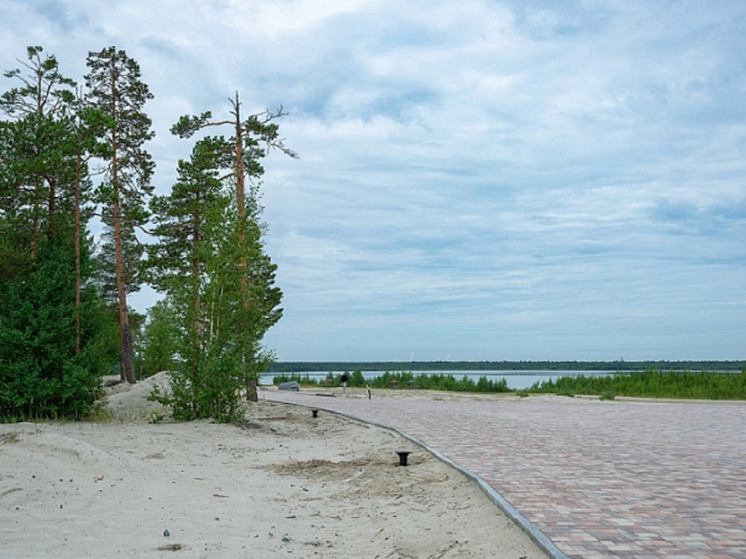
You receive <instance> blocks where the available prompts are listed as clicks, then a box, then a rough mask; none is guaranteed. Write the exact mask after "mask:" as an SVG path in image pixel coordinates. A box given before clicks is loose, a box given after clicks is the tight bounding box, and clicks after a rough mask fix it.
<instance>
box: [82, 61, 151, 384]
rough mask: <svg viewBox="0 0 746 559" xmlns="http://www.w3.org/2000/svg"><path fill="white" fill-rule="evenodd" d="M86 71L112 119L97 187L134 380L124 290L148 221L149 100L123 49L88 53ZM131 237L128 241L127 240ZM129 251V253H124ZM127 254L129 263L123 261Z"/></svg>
mask: <svg viewBox="0 0 746 559" xmlns="http://www.w3.org/2000/svg"><path fill="white" fill-rule="evenodd" d="M87 66H88V68H89V69H90V72H89V73H88V74H87V75H86V77H85V78H86V84H87V86H88V90H89V92H88V98H89V99H90V101H91V104H92V106H94V107H96V108H98V109H99V110H100V111H101V112H102V113H103V114H105V115H107V116H109V117H110V119H111V124H110V127H109V129H108V130H107V142H108V144H109V148H110V157H109V159H108V167H107V180H106V181H105V182H104V183H103V184H102V185H101V186H100V187H99V188H98V192H97V194H98V201H99V202H100V204H101V206H102V214H103V220H104V222H105V223H106V224H107V225H108V226H109V227H110V228H111V231H112V244H113V252H114V259H113V260H114V276H115V279H116V293H117V307H118V316H119V337H120V366H121V375H122V378H123V379H125V380H126V381H127V382H129V383H134V382H135V373H134V356H133V348H132V337H131V334H130V326H129V317H128V308H127V293H128V291H129V290H132V289H136V288H137V277H138V276H137V274H136V273H135V270H134V269H133V267H134V268H137V265H136V264H133V263H132V262H134V261H139V259H140V257H141V255H142V247H141V246H140V245H139V243H138V242H137V237H136V234H135V228H136V227H139V226H142V225H143V224H144V223H145V222H146V221H147V219H148V214H147V211H146V206H145V201H146V198H147V197H148V196H149V195H150V194H151V193H152V190H153V187H152V185H151V184H150V179H151V177H152V174H153V170H154V164H153V161H152V158H151V156H150V154H149V153H148V152H147V151H145V150H144V149H143V147H142V146H143V144H144V143H145V142H146V141H148V140H150V139H152V138H153V136H154V133H153V132H152V131H151V130H150V127H151V120H150V118H149V117H148V116H147V115H146V114H145V113H144V112H143V106H144V105H145V103H146V101H147V100H148V99H152V97H153V96H152V94H151V93H150V91H149V89H148V86H147V85H146V84H145V83H144V82H143V81H142V80H141V72H140V67H139V65H138V63H137V62H136V61H135V60H133V59H132V58H130V57H129V56H127V54H126V53H125V51H123V50H117V49H116V48H115V47H108V48H105V49H103V50H102V51H100V52H98V53H93V52H91V53H89V55H88V59H87ZM128 241H129V242H128ZM128 249H129V250H131V253H130V254H129V255H127V254H125V253H126V251H128ZM128 258H129V262H130V264H129V266H128V265H127V260H128Z"/></svg>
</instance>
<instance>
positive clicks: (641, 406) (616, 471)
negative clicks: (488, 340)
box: [262, 391, 746, 559]
mask: <svg viewBox="0 0 746 559" xmlns="http://www.w3.org/2000/svg"><path fill="white" fill-rule="evenodd" d="M262 395H263V396H264V397H266V398H267V399H270V400H276V401H282V402H289V403H295V404H301V405H305V406H311V407H316V408H319V409H328V410H333V411H337V412H340V413H344V414H346V415H349V416H353V417H357V418H359V419H362V420H365V421H370V422H374V423H378V424H382V425H387V426H391V427H396V428H398V429H400V430H401V431H403V432H405V433H407V434H408V435H410V436H411V437H414V438H415V439H418V440H419V441H421V442H423V443H425V444H426V445H427V446H428V447H430V448H431V449H433V450H435V451H436V452H438V453H440V454H442V455H443V456H445V457H447V458H448V459H450V460H452V461H453V462H455V463H456V464H458V465H459V466H461V467H463V468H465V469H467V470H469V471H471V472H473V473H474V474H476V475H478V476H480V477H481V478H482V479H484V480H485V481H486V482H487V483H489V484H490V485H491V486H492V487H494V488H495V490H497V491H498V492H499V494H500V495H502V496H503V497H504V498H505V499H506V500H507V501H508V502H509V503H510V504H511V505H512V506H514V507H515V508H516V509H517V510H518V511H519V512H520V513H521V514H522V515H523V516H524V517H526V518H527V519H528V520H529V521H530V522H531V523H532V524H533V525H534V527H536V528H537V529H539V530H540V531H541V532H542V533H543V534H545V535H546V536H547V537H548V538H550V539H551V540H552V541H553V542H554V543H555V545H556V546H557V547H558V548H559V549H560V550H561V551H562V552H563V553H564V554H566V555H567V556H568V557H569V558H571V559H580V558H582V559H602V558H607V557H624V558H635V559H648V558H669V559H736V558H738V559H743V558H746V470H745V469H744V468H745V467H746V404H742V403H717V402H714V403H669V402H621V401H607V402H599V401H588V400H585V399H578V398H561V399H560V398H558V399H555V400H551V401H547V400H546V399H539V398H532V397H529V398H523V399H514V400H478V401H466V400H442V401H438V400H431V399H426V398H418V397H414V398H406V399H388V398H373V399H372V400H368V399H360V398H353V397H349V396H344V395H341V394H340V395H339V396H340V397H336V398H329V397H319V396H315V395H311V394H307V393H303V392H301V393H282V392H274V391H266V392H263V393H262ZM309 417H310V414H309Z"/></svg>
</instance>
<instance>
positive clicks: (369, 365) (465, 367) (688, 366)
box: [266, 361, 746, 373]
mask: <svg viewBox="0 0 746 559" xmlns="http://www.w3.org/2000/svg"><path fill="white" fill-rule="evenodd" d="M744 368H746V361H365V362H356V361H329V362H304V361H276V362H274V363H272V364H270V365H269V367H267V369H266V372H268V373H293V372H295V373H301V372H310V373H313V372H327V371H354V370H356V369H359V370H361V371H645V370H647V369H659V370H669V371H740V370H742V369H744Z"/></svg>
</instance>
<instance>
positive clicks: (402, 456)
mask: <svg viewBox="0 0 746 559" xmlns="http://www.w3.org/2000/svg"><path fill="white" fill-rule="evenodd" d="M396 453H397V454H398V455H399V465H400V466H406V465H407V456H409V455H410V454H411V452H409V451H407V450H397V451H396Z"/></svg>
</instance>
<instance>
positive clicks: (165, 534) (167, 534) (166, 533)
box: [163, 528, 171, 538]
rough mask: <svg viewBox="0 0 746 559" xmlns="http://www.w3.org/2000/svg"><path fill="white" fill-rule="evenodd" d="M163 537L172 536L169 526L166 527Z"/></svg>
mask: <svg viewBox="0 0 746 559" xmlns="http://www.w3.org/2000/svg"><path fill="white" fill-rule="evenodd" d="M163 537H164V538H169V537H171V532H169V531H168V528H167V529H165V530H163Z"/></svg>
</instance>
